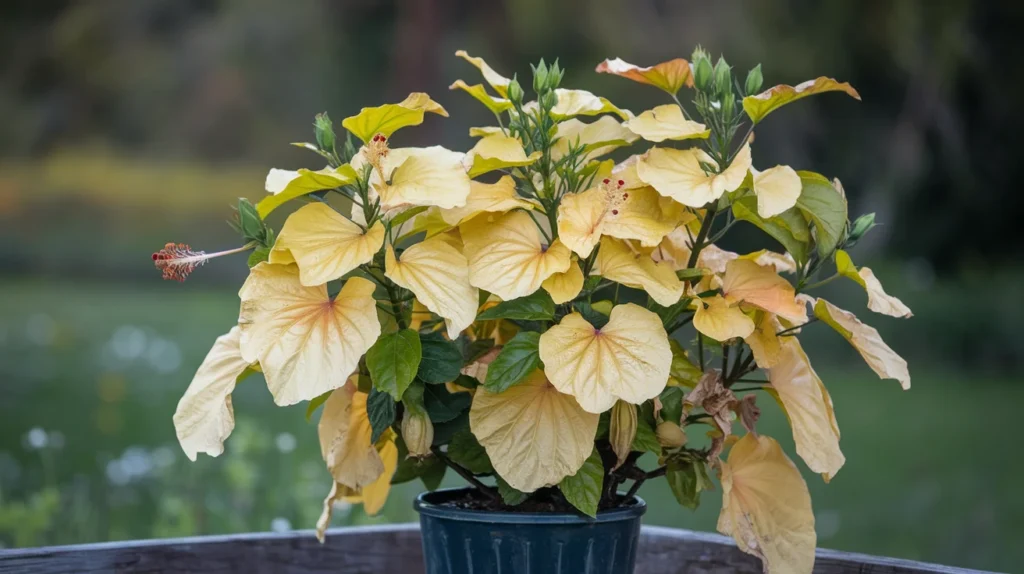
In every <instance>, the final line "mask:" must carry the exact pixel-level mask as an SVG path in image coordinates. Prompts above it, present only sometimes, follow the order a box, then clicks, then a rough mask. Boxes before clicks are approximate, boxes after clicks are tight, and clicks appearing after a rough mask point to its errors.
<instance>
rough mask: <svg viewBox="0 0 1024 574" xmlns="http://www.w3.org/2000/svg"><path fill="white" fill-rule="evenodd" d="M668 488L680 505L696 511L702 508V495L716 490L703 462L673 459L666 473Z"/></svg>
mask: <svg viewBox="0 0 1024 574" xmlns="http://www.w3.org/2000/svg"><path fill="white" fill-rule="evenodd" d="M665 477H666V478H667V479H668V486H669V488H670V489H672V494H673V495H674V496H675V497H676V501H678V502H679V504H681V505H683V506H685V507H686V508H689V509H690V510H696V509H697V507H698V506H700V493H701V492H702V491H704V490H711V489H712V488H714V483H712V482H711V479H710V478H708V472H707V467H706V466H705V464H704V461H702V460H682V459H672V460H670V461H669V463H668V468H667V470H666V472H665Z"/></svg>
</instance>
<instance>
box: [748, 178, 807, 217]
mask: <svg viewBox="0 0 1024 574" xmlns="http://www.w3.org/2000/svg"><path fill="white" fill-rule="evenodd" d="M801 190H803V183H801V181H800V176H799V175H797V173H796V171H794V170H793V168H791V167H789V166H788V165H777V166H775V167H773V168H771V169H766V170H764V171H762V172H759V173H757V174H756V175H755V176H754V195H756V196H757V214H758V215H760V216H761V217H762V218H764V219H768V218H769V217H775V216H776V215H778V214H780V213H782V212H783V211H786V210H787V209H791V208H792V207H793V206H794V205H796V200H797V198H798V197H800V191H801Z"/></svg>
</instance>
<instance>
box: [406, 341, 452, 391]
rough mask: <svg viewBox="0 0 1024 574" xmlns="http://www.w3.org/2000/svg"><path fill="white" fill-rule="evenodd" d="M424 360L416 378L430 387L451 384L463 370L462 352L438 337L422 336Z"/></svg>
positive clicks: (449, 342)
mask: <svg viewBox="0 0 1024 574" xmlns="http://www.w3.org/2000/svg"><path fill="white" fill-rule="evenodd" d="M420 342H421V345H422V347H423V360H421V361H420V368H419V372H417V373H416V378H418V379H419V380H421V381H423V382H424V383H427V384H428V385H441V384H444V383H450V382H452V381H454V380H455V379H456V378H458V376H459V371H461V370H462V352H461V351H459V348H458V347H457V346H456V345H455V343H452V342H451V341H447V340H445V339H443V338H441V337H440V336H438V335H422V336H421V337H420Z"/></svg>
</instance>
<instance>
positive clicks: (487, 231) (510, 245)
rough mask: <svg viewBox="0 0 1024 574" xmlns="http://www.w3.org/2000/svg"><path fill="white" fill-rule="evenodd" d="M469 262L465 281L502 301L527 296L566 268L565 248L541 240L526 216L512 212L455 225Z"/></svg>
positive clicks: (566, 251) (566, 254)
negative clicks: (467, 275) (467, 280)
mask: <svg viewBox="0 0 1024 574" xmlns="http://www.w3.org/2000/svg"><path fill="white" fill-rule="evenodd" d="M459 230H460V232H461V233H462V240H463V243H464V244H465V250H464V253H465V254H466V257H467V259H469V281H470V284H472V285H473V286H474V287H478V288H480V289H483V290H484V291H488V292H490V293H494V294H495V295H497V296H498V297H500V298H502V299H503V300H505V301H508V300H510V299H517V298H519V297H524V296H526V295H529V294H531V293H533V292H534V291H536V290H537V289H539V288H540V286H541V284H543V283H544V281H545V280H546V279H548V278H549V277H551V276H552V275H554V274H556V273H564V272H565V271H567V270H568V269H569V264H570V263H571V261H570V252H569V248H568V247H566V246H565V245H563V244H562V242H561V241H559V240H557V239H556V240H555V241H554V242H552V243H551V244H550V245H545V244H544V243H543V242H542V241H541V239H542V238H541V235H540V231H539V230H538V229H537V226H536V224H534V222H533V220H532V219H531V218H530V216H529V215H527V214H526V213H524V212H522V211H514V212H511V213H506V214H504V215H496V216H495V215H486V216H483V215H482V216H480V217H475V218H473V219H472V220H471V221H469V222H466V223H463V224H462V225H460V226H459Z"/></svg>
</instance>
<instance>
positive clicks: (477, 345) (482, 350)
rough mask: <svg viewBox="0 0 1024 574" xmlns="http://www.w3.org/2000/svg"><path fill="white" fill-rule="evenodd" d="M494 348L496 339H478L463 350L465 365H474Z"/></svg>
mask: <svg viewBox="0 0 1024 574" xmlns="http://www.w3.org/2000/svg"><path fill="white" fill-rule="evenodd" d="M493 348H494V339H477V340H475V341H472V342H470V343H469V344H467V345H466V346H465V347H463V349H462V361H463V363H464V364H465V363H472V362H473V361H475V360H477V359H479V358H480V357H482V356H484V354H486V353H487V351H490V350H491V349H493Z"/></svg>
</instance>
